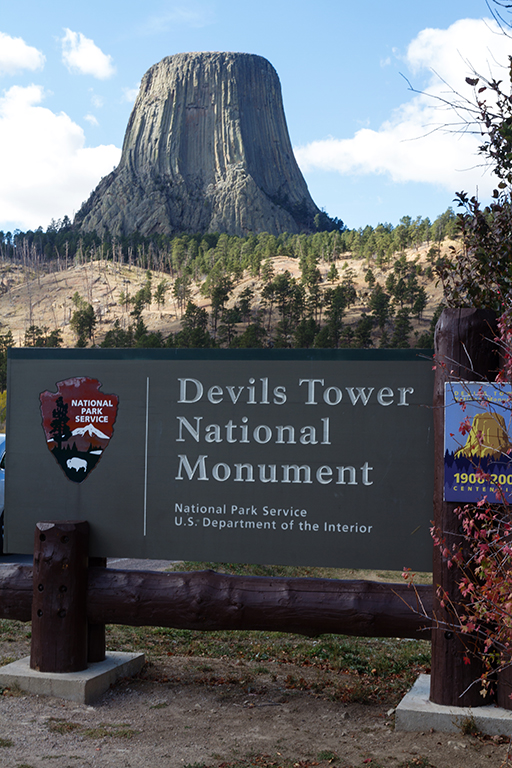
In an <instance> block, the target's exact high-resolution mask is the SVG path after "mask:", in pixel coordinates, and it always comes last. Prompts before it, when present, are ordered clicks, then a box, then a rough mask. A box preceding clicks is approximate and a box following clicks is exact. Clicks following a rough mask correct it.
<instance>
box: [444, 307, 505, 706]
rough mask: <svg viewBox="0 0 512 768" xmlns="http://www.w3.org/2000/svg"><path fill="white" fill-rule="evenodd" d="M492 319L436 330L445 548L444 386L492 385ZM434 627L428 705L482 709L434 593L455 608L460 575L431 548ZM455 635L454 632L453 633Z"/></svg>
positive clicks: (474, 665) (470, 670)
mask: <svg viewBox="0 0 512 768" xmlns="http://www.w3.org/2000/svg"><path fill="white" fill-rule="evenodd" d="M495 334H496V315H495V313H494V312H492V311H490V310H482V309H445V310H444V311H443V313H442V315H441V317H440V319H439V321H438V324H437V326H436V335H435V357H436V372H435V383H434V435H435V439H434V444H435V470H434V525H435V527H436V529H437V530H439V531H442V533H443V536H444V538H445V540H446V546H447V548H448V549H449V550H450V551H451V547H452V545H453V544H457V545H458V544H459V543H460V528H459V526H460V523H459V520H458V518H457V516H456V515H454V509H456V507H458V506H460V504H457V503H455V502H445V501H444V385H445V382H446V381H457V380H459V381H460V380H465V381H468V380H470V381H471V380H475V378H480V377H482V379H491V380H492V379H494V378H495V376H496V373H497V370H498V365H499V359H498V354H497V347H496V344H495V342H494V337H495ZM433 572H434V612H433V615H434V621H433V623H432V674H431V680H430V700H431V701H432V702H434V703H435V704H443V705H447V706H458V707H470V706H481V705H482V704H483V703H485V701H482V696H481V695H480V686H478V685H473V683H475V681H477V680H478V679H479V678H480V675H481V673H482V668H481V666H480V665H479V663H478V660H475V659H472V660H471V663H470V664H468V663H467V661H466V662H465V661H464V657H465V656H466V653H465V649H464V646H463V644H462V642H461V640H460V639H459V637H458V635H457V633H456V632H455V631H451V630H450V625H452V624H453V617H452V616H451V614H450V612H449V611H448V610H447V609H446V608H444V607H443V606H442V605H441V602H440V599H439V597H438V596H437V594H436V592H437V590H438V588H440V590H441V592H442V594H446V595H447V596H448V599H449V600H450V599H451V600H452V601H453V603H455V604H457V603H459V604H460V602H461V601H462V595H461V593H460V591H459V588H458V586H457V582H458V580H459V579H460V576H461V574H460V571H458V569H457V568H455V567H453V568H448V566H447V563H446V560H445V559H444V558H443V557H442V554H441V552H440V551H439V548H437V547H436V548H434V563H433ZM454 629H455V628H454Z"/></svg>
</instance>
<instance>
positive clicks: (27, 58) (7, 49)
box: [0, 32, 45, 75]
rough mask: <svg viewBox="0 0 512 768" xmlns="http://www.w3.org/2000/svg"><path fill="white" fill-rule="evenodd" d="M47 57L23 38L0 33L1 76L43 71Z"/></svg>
mask: <svg viewBox="0 0 512 768" xmlns="http://www.w3.org/2000/svg"><path fill="white" fill-rule="evenodd" d="M44 62H45V57H44V56H43V54H42V53H41V51H38V50H37V48H33V47H32V46H31V45H27V43H26V42H25V41H24V40H23V39H22V38H21V37H10V36H9V35H6V34H5V33H4V32H0V75H13V74H15V73H16V72H20V71H21V70H23V69H31V70H36V69H42V68H43V67H44Z"/></svg>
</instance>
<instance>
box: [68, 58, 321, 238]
mask: <svg viewBox="0 0 512 768" xmlns="http://www.w3.org/2000/svg"><path fill="white" fill-rule="evenodd" d="M319 213H320V211H319V209H318V208H317V206H316V205H315V203H314V202H313V200H312V199H311V197H310V194H309V192H308V188H307V186H306V182H305V181H304V178H303V176H302V174H301V172H300V170H299V167H298V165H297V163H296V160H295V157H294V155H293V151H292V147H291V143H290V138H289V135H288V130H287V127H286V120H285V116H284V110H283V103H282V97H281V86H280V83H279V78H278V76H277V73H276V71H275V70H274V68H273V67H272V65H271V64H269V62H268V61H267V60H266V59H264V58H262V57H261V56H254V55H251V54H246V53H180V54H177V55H175V56H169V57H167V58H165V59H163V60H162V61H161V62H160V63H159V64H155V65H154V66H153V67H151V68H150V69H149V70H148V72H146V74H145V75H144V77H143V79H142V83H141V87H140V91H139V95H138V97H137V100H136V102H135V106H134V108H133V111H132V114H131V117H130V120H129V123H128V128H127V130H126V135H125V139H124V144H123V152H122V157H121V162H120V164H119V166H118V167H117V168H116V169H115V170H114V171H113V172H112V173H111V174H109V176H106V177H105V178H104V179H102V180H101V182H100V183H99V185H98V186H97V187H96V189H95V190H94V192H93V193H92V194H91V196H90V198H89V200H88V201H87V202H86V203H84V205H83V206H82V208H81V209H80V211H79V212H78V214H77V215H76V218H75V224H76V225H77V226H79V227H80V228H81V229H83V230H85V231H91V230H96V231H98V232H105V231H107V230H108V231H109V232H110V233H111V234H118V235H121V234H129V233H132V232H135V231H138V232H140V233H141V234H144V235H150V234H152V233H175V232H227V233H229V234H233V235H246V234H247V233H249V232H255V233H258V232H264V231H266V232H270V233H272V234H279V233H280V232H285V231H286V232H290V233H297V232H304V231H306V232H307V231H311V230H312V229H314V217H315V215H317V214H319Z"/></svg>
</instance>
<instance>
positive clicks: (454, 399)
mask: <svg viewBox="0 0 512 768" xmlns="http://www.w3.org/2000/svg"><path fill="white" fill-rule="evenodd" d="M444 496H445V500H446V501H461V502H479V501H481V500H482V499H483V498H484V497H485V498H486V499H487V501H488V502H489V503H501V502H502V501H507V502H508V503H510V502H511V501H512V388H511V386H510V384H497V383H482V382H447V383H446V384H445V453H444Z"/></svg>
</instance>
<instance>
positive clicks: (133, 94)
mask: <svg viewBox="0 0 512 768" xmlns="http://www.w3.org/2000/svg"><path fill="white" fill-rule="evenodd" d="M139 89H140V83H137V85H136V86H135V88H123V99H122V100H123V101H127V102H128V103H129V104H133V102H134V101H135V99H136V98H137V96H138V95H139Z"/></svg>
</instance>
